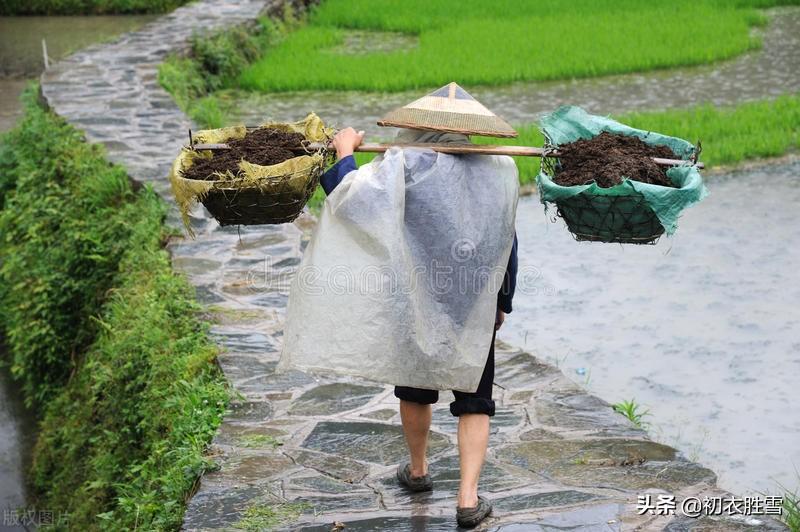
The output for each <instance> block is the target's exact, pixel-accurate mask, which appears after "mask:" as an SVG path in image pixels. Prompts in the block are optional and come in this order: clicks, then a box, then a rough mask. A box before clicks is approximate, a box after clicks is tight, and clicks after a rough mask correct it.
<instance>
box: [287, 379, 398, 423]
mask: <svg viewBox="0 0 800 532" xmlns="http://www.w3.org/2000/svg"><path fill="white" fill-rule="evenodd" d="M382 391H383V387H380V386H363V385H359V384H347V383H344V382H335V383H332V384H323V385H322V386H317V387H316V388H312V389H310V390H308V391H307V392H305V393H304V394H303V395H301V396H300V397H298V398H297V399H295V401H294V404H293V405H292V407H291V408H290V409H289V413H290V414H292V415H298V416H327V415H331V414H336V413H338V412H346V411H348V410H354V409H356V408H359V407H361V406H364V405H365V404H367V403H368V402H369V401H370V400H371V399H372V398H373V397H374V396H375V395H376V394H378V393H380V392H382Z"/></svg>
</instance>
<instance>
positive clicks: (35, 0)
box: [0, 0, 189, 16]
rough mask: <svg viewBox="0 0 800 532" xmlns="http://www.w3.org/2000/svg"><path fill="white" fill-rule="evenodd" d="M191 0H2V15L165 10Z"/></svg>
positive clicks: (162, 11) (128, 12)
mask: <svg viewBox="0 0 800 532" xmlns="http://www.w3.org/2000/svg"><path fill="white" fill-rule="evenodd" d="M188 1H189V0H3V2H2V3H0V15H2V16H10V15H110V14H120V15H122V14H134V13H166V12H167V11H172V10H173V9H175V8H176V7H179V6H182V5H183V4H185V3H187V2H188Z"/></svg>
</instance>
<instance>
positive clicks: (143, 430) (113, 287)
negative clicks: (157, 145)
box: [0, 89, 228, 531]
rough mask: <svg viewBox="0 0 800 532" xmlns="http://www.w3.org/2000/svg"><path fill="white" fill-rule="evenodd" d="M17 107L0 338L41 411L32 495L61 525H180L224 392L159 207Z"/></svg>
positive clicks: (30, 106) (1, 149)
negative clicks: (62, 517)
mask: <svg viewBox="0 0 800 532" xmlns="http://www.w3.org/2000/svg"><path fill="white" fill-rule="evenodd" d="M25 105H26V113H25V116H24V118H23V119H22V121H21V122H20V123H19V124H18V126H17V127H16V128H15V129H14V130H12V131H11V132H9V133H8V134H6V135H4V136H3V137H2V139H1V140H0V176H2V178H1V179H0V183H2V188H3V190H4V209H3V210H2V211H0V234H2V235H3V238H2V241H0V256H2V257H3V259H2V263H0V281H1V282H0V317H2V320H0V324H1V325H0V327H2V331H0V333H2V334H3V335H5V337H6V343H7V347H8V354H7V357H8V359H7V360H3V361H2V362H5V363H9V364H11V369H12V373H13V375H14V377H15V378H16V379H18V380H19V381H20V382H21V384H22V390H23V392H24V394H25V397H26V400H27V401H28V402H29V403H30V404H33V405H35V406H36V407H37V413H38V416H39V435H38V439H37V443H36V446H35V449H34V451H33V464H32V468H31V471H30V475H29V480H30V483H31V488H32V493H31V496H32V498H33V500H32V501H31V502H32V504H34V505H35V506H36V507H37V508H50V509H53V511H54V512H55V513H57V514H58V513H62V514H68V515H69V522H68V523H66V524H65V523H62V526H61V527H59V528H60V529H70V530H80V531H84V530H90V531H91V530H134V529H138V530H177V529H178V528H179V527H180V523H181V520H182V515H183V511H184V508H185V502H186V500H187V497H188V496H189V494H190V493H191V491H192V489H193V487H194V485H195V483H196V482H197V479H198V478H199V476H200V474H201V473H202V472H203V471H204V470H205V469H207V468H208V467H210V462H209V460H208V459H207V458H206V457H205V456H204V452H205V449H206V446H207V444H208V443H209V442H210V440H211V437H212V435H213V434H214V432H215V430H216V427H217V426H218V424H219V423H220V421H221V418H222V413H223V412H224V410H225V406H226V404H227V401H228V392H227V389H226V386H225V381H224V378H223V376H222V375H221V372H220V371H219V370H218V368H217V366H216V365H215V357H216V352H217V349H216V347H215V345H214V344H213V343H212V342H211V341H210V339H209V338H208V335H207V325H206V324H205V323H204V322H203V321H201V319H200V317H199V316H200V314H199V312H200V309H199V308H198V306H197V304H196V303H195V301H194V293H193V290H192V289H191V287H190V286H189V285H188V283H187V282H186V281H185V279H183V278H182V277H180V276H177V275H176V274H174V273H173V271H172V269H171V264H170V260H169V256H168V254H167V252H166V250H165V249H164V246H163V243H164V241H165V239H166V237H167V233H166V230H165V227H164V225H163V219H164V215H165V209H166V206H165V205H164V203H163V202H162V201H161V200H160V199H159V198H158V196H157V195H156V194H155V192H153V190H152V189H151V188H150V187H143V188H142V189H140V190H139V191H134V190H133V188H132V186H131V183H130V182H129V181H128V178H127V176H126V175H125V172H124V171H123V170H122V169H120V168H119V167H117V166H112V165H109V163H108V162H107V161H106V159H105V157H104V152H103V150H102V149H101V148H99V147H97V146H95V145H89V144H86V143H85V142H83V139H82V136H81V135H80V134H79V132H77V131H76V130H75V129H73V128H72V127H70V126H69V125H67V124H66V123H65V122H64V121H63V120H61V119H60V118H58V117H56V116H55V115H53V114H51V113H50V112H48V111H45V110H44V109H42V108H41V107H39V106H38V105H37V103H36V91H35V90H34V89H32V90H29V91H28V92H27V93H26V95H25Z"/></svg>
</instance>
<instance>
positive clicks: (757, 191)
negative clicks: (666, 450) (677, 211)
mask: <svg viewBox="0 0 800 532" xmlns="http://www.w3.org/2000/svg"><path fill="white" fill-rule="evenodd" d="M799 182H800V162H794V163H792V164H788V165H782V166H768V167H763V168H759V169H757V170H745V171H739V172H735V173H732V174H731V175H728V176H725V177H712V178H709V179H708V180H707V185H708V188H709V190H710V192H711V194H710V196H709V197H708V198H706V199H705V200H704V201H703V202H702V203H700V204H697V205H695V206H693V207H691V208H689V209H688V210H687V211H685V212H684V215H683V217H682V218H681V220H680V224H679V228H678V231H677V233H676V234H675V236H674V237H672V238H669V239H668V238H666V237H662V239H661V240H660V241H659V243H658V244H657V245H655V246H635V245H624V246H622V245H619V244H602V243H589V242H576V241H575V240H574V239H573V238H572V236H571V234H570V233H569V232H568V231H567V229H566V226H565V224H564V223H563V221H562V220H560V219H559V220H558V221H557V222H556V223H551V221H550V219H549V218H548V217H546V216H545V213H544V209H543V207H542V205H541V203H540V202H539V198H538V196H529V197H526V198H523V199H521V200H520V203H519V207H518V211H517V233H518V236H519V253H520V255H519V263H520V273H519V281H518V283H519V285H518V289H517V290H518V292H517V295H516V296H515V298H514V312H513V313H512V314H510V315H509V316H508V318H507V320H506V324H505V325H504V326H503V329H501V331H500V334H499V337H500V338H501V339H503V340H505V341H508V342H510V343H512V344H515V345H518V346H521V347H524V348H526V349H529V350H531V351H533V352H535V353H537V354H539V355H540V356H543V357H545V358H547V359H548V360H550V361H551V362H555V363H557V364H558V365H559V367H560V368H561V369H562V370H563V371H564V373H565V374H566V375H567V376H569V377H570V378H572V379H573V380H574V381H575V382H578V383H580V384H582V385H584V386H585V387H586V388H588V389H589V390H590V391H591V392H592V393H594V394H596V395H598V396H600V397H602V398H604V399H606V400H607V401H609V402H611V403H616V402H619V401H622V400H626V399H631V398H635V400H636V402H637V403H640V404H641V405H643V406H644V407H645V408H646V409H648V410H649V411H650V413H651V415H650V416H647V417H646V418H645V421H648V422H650V427H649V432H650V434H651V435H652V436H653V437H654V438H656V439H657V440H660V441H663V442H664V443H668V444H671V445H673V446H675V447H677V448H679V449H681V450H682V451H684V452H685V454H686V455H687V456H688V457H690V458H692V459H695V460H698V461H699V462H701V463H702V464H703V465H705V466H707V467H710V468H711V469H713V470H714V471H715V472H717V474H718V475H719V481H718V483H719V485H720V486H722V487H723V488H726V489H728V490H731V491H733V492H734V493H736V494H738V495H745V494H748V493H749V494H754V493H757V492H768V493H770V494H781V493H782V490H781V489H780V488H779V486H778V483H780V484H782V485H783V486H786V487H787V488H789V489H791V490H795V489H798V488H800V474H799V473H798V471H800V414H798V409H797V405H798V404H799V403H800V387H798V383H797V377H798V375H800V336H798V334H797V331H798V330H800V306H799V305H798V302H800V282H798V272H800V210H798V205H800V187H798V183H799Z"/></svg>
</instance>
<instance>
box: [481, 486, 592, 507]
mask: <svg viewBox="0 0 800 532" xmlns="http://www.w3.org/2000/svg"><path fill="white" fill-rule="evenodd" d="M597 498H598V496H597V495H595V494H593V493H586V492H584V491H575V490H563V491H548V492H544V493H531V494H527V495H512V496H510V497H504V498H502V499H493V501H492V502H493V504H494V507H495V508H497V509H498V510H501V511H505V512H519V511H522V510H538V509H541V508H549V507H555V506H572V505H575V504H579V503H582V502H586V501H590V500H592V499H597Z"/></svg>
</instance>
